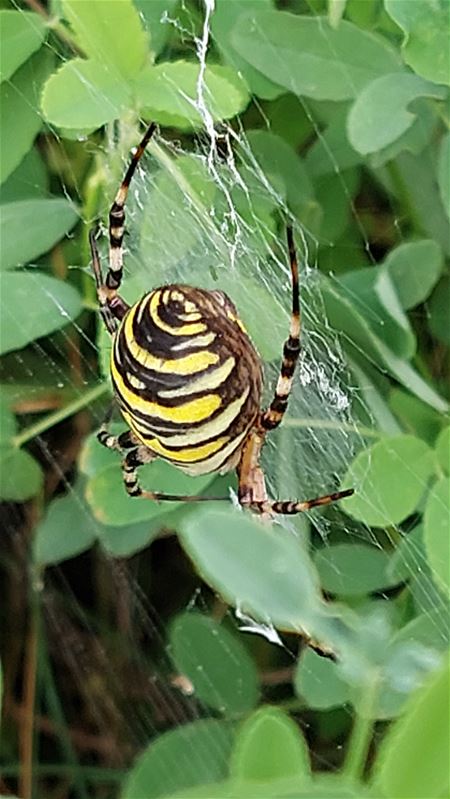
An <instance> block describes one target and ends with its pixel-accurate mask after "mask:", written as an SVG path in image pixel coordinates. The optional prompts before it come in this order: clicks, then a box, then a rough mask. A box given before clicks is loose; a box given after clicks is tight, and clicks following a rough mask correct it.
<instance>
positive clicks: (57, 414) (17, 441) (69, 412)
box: [12, 381, 108, 447]
mask: <svg viewBox="0 0 450 799" xmlns="http://www.w3.org/2000/svg"><path fill="white" fill-rule="evenodd" d="M107 390H108V383H107V382H106V381H105V382H104V383H99V384H98V385H97V386H94V388H91V389H90V390H89V391H86V393H85V394H82V395H81V396H80V397H77V399H75V400H73V401H72V402H69V403H68V405H65V406H64V408H58V410H57V411H54V412H53V413H49V414H48V416H44V418H43V419H40V420H39V421H38V422H36V423H35V424H32V425H31V426H30V427H27V428H25V430H22V432H20V433H18V434H17V436H14V438H13V440H12V443H13V446H15V447H21V446H23V444H26V443H27V441H30V440H31V439H32V438H36V436H39V435H41V433H45V431H46V430H49V429H50V428H51V427H54V426H55V425H56V424H59V422H62V421H64V419H67V418H68V417H69V416H73V415H74V413H78V411H80V410H81V409H82V408H85V407H86V406H87V405H90V404H91V402H94V401H95V400H97V399H98V398H99V397H101V396H102V394H105V393H106V391H107Z"/></svg>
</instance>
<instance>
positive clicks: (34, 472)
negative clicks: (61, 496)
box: [0, 448, 43, 502]
mask: <svg viewBox="0 0 450 799" xmlns="http://www.w3.org/2000/svg"><path fill="white" fill-rule="evenodd" d="M42 482H43V475H42V470H41V467H40V466H39V464H38V463H36V461H35V460H34V458H32V457H31V455H29V454H28V452H26V451H25V450H23V449H13V448H5V449H0V498H1V499H2V500H3V501H4V502H25V500H27V499H31V497H34V496H35V495H36V494H37V493H38V491H39V490H40V488H41V486H42Z"/></svg>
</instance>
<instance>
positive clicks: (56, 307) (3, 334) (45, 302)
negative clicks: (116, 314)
mask: <svg viewBox="0 0 450 799" xmlns="http://www.w3.org/2000/svg"><path fill="white" fill-rule="evenodd" d="M0 304H1V309H2V313H1V318H0V353H1V354H2V355H3V354H4V353H5V352H10V351H11V350H18V349H21V348H22V347H25V346H26V345H27V344H29V343H30V342H31V341H34V340H35V339H36V338H40V337H41V336H48V334H49V333H53V332H54V331H55V330H59V329H60V328H62V327H64V326H65V325H67V324H68V322H69V321H70V320H71V319H74V318H75V317H76V316H78V314H79V313H80V311H81V307H82V306H81V297H80V295H79V294H78V292H77V291H76V289H74V288H73V286H69V285H68V283H64V282H63V281H62V280H57V279H56V278H54V277H49V276H48V275H43V274H41V273H40V272H20V273H19V272H4V273H2V274H0ZM17 309H24V311H23V313H20V314H18V313H17Z"/></svg>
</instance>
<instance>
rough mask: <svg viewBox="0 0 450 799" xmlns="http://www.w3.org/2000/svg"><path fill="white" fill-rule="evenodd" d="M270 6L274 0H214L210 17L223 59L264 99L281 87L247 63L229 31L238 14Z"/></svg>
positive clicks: (236, 22)
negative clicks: (235, 46) (212, 12)
mask: <svg viewBox="0 0 450 799" xmlns="http://www.w3.org/2000/svg"><path fill="white" fill-rule="evenodd" d="M272 9H273V0H231V2H230V0H217V2H216V5H215V8H214V14H213V15H212V18H211V32H212V35H213V37H214V41H215V44H216V45H217V47H218V49H219V50H220V52H221V53H222V56H223V58H224V59H225V61H226V63H227V64H229V65H230V66H232V67H233V68H234V69H235V70H236V71H237V72H239V73H240V74H241V75H242V77H243V78H244V80H245V81H246V83H247V84H248V86H249V88H250V91H251V93H252V94H255V95H256V96H257V97H261V98H262V99H264V100H273V99H274V98H275V97H278V96H279V94H280V93H282V92H283V89H282V88H281V87H280V86H278V85H277V84H276V83H273V82H272V81H271V80H268V78H266V77H264V75H262V74H261V72H259V71H258V70H257V69H254V67H252V66H250V64H248V63H247V61H246V60H245V59H244V58H242V56H240V55H239V54H238V53H237V52H236V50H235V49H234V47H233V44H232V41H231V33H232V30H233V28H234V27H235V25H238V24H239V18H240V17H241V16H242V15H245V14H248V13H249V12H250V11H262V10H264V11H268V10H272Z"/></svg>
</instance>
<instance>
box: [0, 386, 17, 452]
mask: <svg viewBox="0 0 450 799" xmlns="http://www.w3.org/2000/svg"><path fill="white" fill-rule="evenodd" d="M16 432H17V422H16V417H15V416H14V414H13V412H12V411H11V410H10V408H9V406H8V404H7V402H6V399H5V398H1V399H0V447H4V446H7V445H8V444H10V443H11V439H12V438H13V437H14V436H15V434H16Z"/></svg>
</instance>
